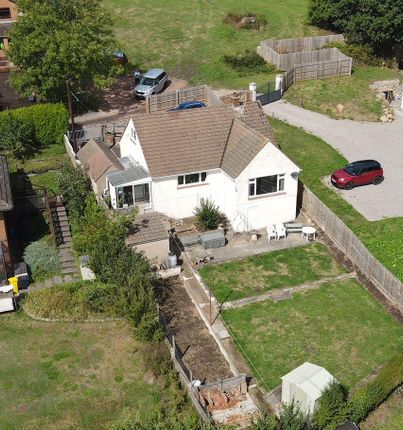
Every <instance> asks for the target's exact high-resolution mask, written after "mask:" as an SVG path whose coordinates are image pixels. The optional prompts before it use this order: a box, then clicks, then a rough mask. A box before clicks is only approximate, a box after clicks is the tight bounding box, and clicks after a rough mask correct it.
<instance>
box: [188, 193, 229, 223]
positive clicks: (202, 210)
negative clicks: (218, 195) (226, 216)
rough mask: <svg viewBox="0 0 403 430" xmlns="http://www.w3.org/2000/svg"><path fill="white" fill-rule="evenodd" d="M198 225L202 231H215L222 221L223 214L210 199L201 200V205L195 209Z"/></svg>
mask: <svg viewBox="0 0 403 430" xmlns="http://www.w3.org/2000/svg"><path fill="white" fill-rule="evenodd" d="M194 214H195V215H196V217H197V224H198V226H199V228H201V229H202V230H214V229H216V228H217V227H218V225H219V224H220V222H221V221H222V218H223V216H222V214H221V212H220V210H219V208H218V206H216V204H215V203H214V202H213V201H212V200H210V199H203V198H201V199H200V205H199V206H198V207H196V208H195V210H194Z"/></svg>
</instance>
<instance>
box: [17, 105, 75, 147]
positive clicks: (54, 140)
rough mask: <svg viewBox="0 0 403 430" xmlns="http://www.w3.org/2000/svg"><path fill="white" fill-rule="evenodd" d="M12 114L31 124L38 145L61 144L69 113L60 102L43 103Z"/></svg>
mask: <svg viewBox="0 0 403 430" xmlns="http://www.w3.org/2000/svg"><path fill="white" fill-rule="evenodd" d="M13 115H15V117H16V118H18V119H20V120H21V121H23V122H25V123H29V124H32V126H33V127H34V130H35V137H36V140H37V142H38V144H39V146H42V147H44V146H50V145H56V144H57V145H61V144H62V143H63V135H64V134H65V133H66V131H67V128H68V125H69V114H68V111H67V109H66V107H65V106H64V105H63V104H61V103H44V104H37V105H34V106H29V107H24V108H20V109H16V110H14V111H13Z"/></svg>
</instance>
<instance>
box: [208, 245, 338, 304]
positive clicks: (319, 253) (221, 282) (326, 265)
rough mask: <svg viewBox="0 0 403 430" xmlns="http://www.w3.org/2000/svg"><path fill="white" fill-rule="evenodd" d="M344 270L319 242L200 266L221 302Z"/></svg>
mask: <svg viewBox="0 0 403 430" xmlns="http://www.w3.org/2000/svg"><path fill="white" fill-rule="evenodd" d="M344 272H345V270H344V269H343V267H341V266H340V265H339V264H338V263H337V262H336V261H335V260H334V259H333V258H332V256H331V255H330V254H329V252H328V251H327V249H326V247H325V246H323V245H322V244H320V243H315V244H311V245H308V246H303V247H298V248H291V249H286V250H281V251H273V252H270V253H268V254H261V255H256V256H251V257H248V258H245V259H243V260H239V261H231V262H229V263H223V264H212V265H208V266H205V267H202V268H201V269H200V274H201V276H202V277H203V279H204V281H205V282H206V283H207V285H208V286H209V287H210V288H211V290H212V291H213V293H214V295H215V296H216V298H217V299H218V300H219V301H220V302H223V301H224V300H226V301H232V300H238V299H242V298H244V297H248V296H255V295H258V294H262V293H264V292H266V291H270V290H274V289H276V288H283V287H291V286H295V285H300V284H303V283H305V282H312V281H317V280H319V279H322V278H324V277H332V276H337V275H340V274H342V273H344Z"/></svg>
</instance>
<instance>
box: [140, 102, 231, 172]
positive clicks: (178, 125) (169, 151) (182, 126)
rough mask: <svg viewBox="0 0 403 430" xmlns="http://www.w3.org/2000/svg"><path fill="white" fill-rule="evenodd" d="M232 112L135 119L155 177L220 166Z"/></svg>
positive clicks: (216, 110) (214, 110)
mask: <svg viewBox="0 0 403 430" xmlns="http://www.w3.org/2000/svg"><path fill="white" fill-rule="evenodd" d="M232 120H233V113H232V112H231V110H230V109H228V108H227V107H217V108H212V107H211V108H202V109H191V110H184V111H172V112H162V113H156V114H152V115H150V114H146V115H139V116H138V117H136V118H133V121H134V124H135V127H136V132H137V134H138V136H139V140H140V145H141V147H142V149H143V152H144V157H145V159H146V161H147V166H148V168H149V170H150V174H151V176H153V177H161V176H170V175H178V174H180V173H187V172H198V171H200V170H209V169H214V168H217V167H219V166H220V162H221V159H222V155H223V152H224V148H225V144H226V140H227V137H228V133H229V129H230V127H231V123H232Z"/></svg>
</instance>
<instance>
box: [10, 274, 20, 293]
mask: <svg viewBox="0 0 403 430" xmlns="http://www.w3.org/2000/svg"><path fill="white" fill-rule="evenodd" d="M8 282H9V284H10V285H12V286H13V291H14V294H15V295H16V296H17V295H18V293H19V290H18V278H17V277H16V276H13V277H12V278H8Z"/></svg>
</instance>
